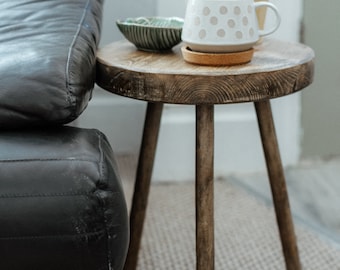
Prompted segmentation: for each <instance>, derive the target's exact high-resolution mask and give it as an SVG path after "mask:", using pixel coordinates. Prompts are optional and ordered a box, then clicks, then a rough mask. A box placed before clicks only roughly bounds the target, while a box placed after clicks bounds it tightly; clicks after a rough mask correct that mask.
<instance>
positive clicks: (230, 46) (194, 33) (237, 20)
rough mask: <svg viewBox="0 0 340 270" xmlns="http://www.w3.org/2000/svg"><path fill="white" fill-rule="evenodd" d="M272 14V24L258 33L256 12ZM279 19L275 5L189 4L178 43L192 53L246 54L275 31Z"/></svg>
mask: <svg viewBox="0 0 340 270" xmlns="http://www.w3.org/2000/svg"><path fill="white" fill-rule="evenodd" d="M259 7H267V8H270V9H272V10H273V12H274V14H275V17H276V23H275V25H274V27H272V28H270V29H263V30H259V28H258V21H257V16H256V8H259ZM280 22H281V17H280V14H279V11H278V9H277V8H276V6H275V5H273V4H271V3H268V2H256V3H254V0H189V1H188V5H187V10H186V15H185V19H184V25H183V30H182V40H183V41H184V42H185V43H186V44H187V45H188V47H189V48H190V49H191V50H193V51H198V52H209V53H210V52H215V53H228V52H240V51H245V50H249V49H250V48H252V47H253V46H254V44H255V43H256V42H257V41H258V40H259V38H260V37H262V36H266V35H269V34H271V33H273V32H274V31H276V30H277V28H278V27H279V25H280Z"/></svg>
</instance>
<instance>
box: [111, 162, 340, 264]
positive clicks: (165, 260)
mask: <svg viewBox="0 0 340 270" xmlns="http://www.w3.org/2000/svg"><path fill="white" fill-rule="evenodd" d="M118 164H119V167H120V170H121V175H122V179H123V185H124V189H125V192H126V196H127V201H128V204H129V203H130V200H131V194H132V189H133V179H134V173H135V163H134V162H133V160H131V158H126V157H119V159H118ZM295 229H296V233H297V238H298V247H299V251H300V257H301V261H302V264H303V269H304V270H340V250H339V249H338V247H337V246H335V245H333V243H331V242H329V241H328V240H326V239H325V238H323V237H322V236H321V235H319V234H317V233H316V232H314V231H313V230H311V229H310V228H309V227H308V226H306V225H304V224H301V223H295ZM215 256H216V257H215V269H216V270H248V269H249V270H275V269H277V270H283V269H285V267H284V262H283V257H282V253H281V246H280V242H279V236H278V231H277V225H276V220H275V215H274V212H273V208H272V207H271V206H268V205H266V204H265V203H264V202H262V201H261V200H259V199H257V198H255V197H253V196H251V195H250V194H249V193H247V192H246V191H245V190H243V189H241V188H240V187H238V186H235V185H233V184H232V183H230V182H229V181H228V180H217V181H215ZM138 269H139V270H149V269H150V270H151V269H152V270H163V269H164V270H165V269H169V270H170V269H171V270H172V269H176V270H190V269H195V208H194V182H193V181H192V182H186V183H169V184H164V183H162V184H161V183H160V184H157V183H155V184H153V185H152V187H151V191H150V197H149V205H148V209H147V218H146V223H145V227H144V235H143V238H142V247H141V252H140V257H139V263H138Z"/></svg>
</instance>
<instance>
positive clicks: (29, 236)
mask: <svg viewBox="0 0 340 270" xmlns="http://www.w3.org/2000/svg"><path fill="white" fill-rule="evenodd" d="M102 233H104V230H101V231H98V232H88V233H82V234H55V235H27V236H6V237H0V241H1V240H25V239H27V240H32V239H45V238H81V237H85V236H86V237H88V236H96V235H99V234H102Z"/></svg>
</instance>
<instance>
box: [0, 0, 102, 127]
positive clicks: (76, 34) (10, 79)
mask: <svg viewBox="0 0 340 270" xmlns="http://www.w3.org/2000/svg"><path fill="white" fill-rule="evenodd" d="M102 4H103V0H76V1H70V0H44V1H36V0H0V18H1V20H0V129H4V128H15V127H23V126H32V125H42V124H46V123H67V122H70V121H72V120H74V119H75V118H77V117H78V116H79V114H80V113H81V112H82V111H83V110H84V109H85V107H86V105H87V103H88V101H89V99H90V97H91V91H92V89H93V86H94V76H95V53H96V48H97V45H98V42H99V33H100V25H101V16H102Z"/></svg>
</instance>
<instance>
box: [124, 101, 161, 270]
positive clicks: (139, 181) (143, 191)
mask: <svg viewBox="0 0 340 270" xmlns="http://www.w3.org/2000/svg"><path fill="white" fill-rule="evenodd" d="M162 110H163V104H161V103H148V107H147V111H146V117H145V123H144V133H143V138H142V144H141V149H140V153H139V160H138V167H137V174H136V182H135V189H134V194H133V199H132V207H131V213H130V245H129V250H128V255H127V259H126V262H125V266H124V269H125V270H134V269H136V267H137V261H138V251H139V247H140V242H141V238H142V232H143V225H144V219H145V213H146V206H147V202H148V195H149V190H150V182H151V175H152V169H153V163H154V157H155V152H156V146H157V140H158V132H159V126H160V120H161V116H162Z"/></svg>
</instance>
